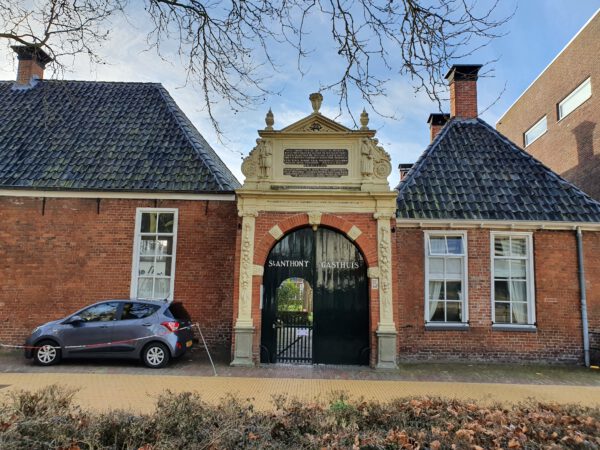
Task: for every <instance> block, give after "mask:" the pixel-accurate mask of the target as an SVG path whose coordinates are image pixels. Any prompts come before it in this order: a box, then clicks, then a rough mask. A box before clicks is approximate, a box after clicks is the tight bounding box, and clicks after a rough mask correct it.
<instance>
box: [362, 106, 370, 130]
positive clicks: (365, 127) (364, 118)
mask: <svg viewBox="0 0 600 450" xmlns="http://www.w3.org/2000/svg"><path fill="white" fill-rule="evenodd" d="M360 125H361V126H360V129H361V130H368V129H369V126H368V125H369V114H368V113H367V111H366V110H365V109H364V108H363V111H362V113H361V114H360Z"/></svg>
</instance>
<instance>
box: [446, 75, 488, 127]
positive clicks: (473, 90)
mask: <svg viewBox="0 0 600 450" xmlns="http://www.w3.org/2000/svg"><path fill="white" fill-rule="evenodd" d="M481 67H482V65H481V64H455V65H453V66H452V68H451V69H450V70H449V71H448V73H447V74H446V79H447V80H448V83H449V84H450V117H460V118H462V119H474V118H475V117H477V78H478V73H479V69H481Z"/></svg>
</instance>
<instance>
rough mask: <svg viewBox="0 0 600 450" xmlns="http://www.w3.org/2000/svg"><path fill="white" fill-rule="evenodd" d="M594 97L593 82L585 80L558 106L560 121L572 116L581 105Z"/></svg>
mask: <svg viewBox="0 0 600 450" xmlns="http://www.w3.org/2000/svg"><path fill="white" fill-rule="evenodd" d="M591 96H592V81H591V79H590V78H588V79H587V80H585V81H584V82H583V83H581V84H580V85H579V86H577V87H576V88H575V90H574V91H573V92H571V93H570V94H569V95H568V96H567V97H566V98H565V99H564V100H563V101H562V102H560V103H559V104H558V119H559V120H560V119H562V118H563V117H565V116H567V115H569V114H571V112H573V111H574V110H575V109H576V108H577V107H578V106H579V105H581V104H582V103H583V102H585V101H586V100H587V99H588V98H590V97H591Z"/></svg>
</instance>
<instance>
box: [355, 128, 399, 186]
mask: <svg viewBox="0 0 600 450" xmlns="http://www.w3.org/2000/svg"><path fill="white" fill-rule="evenodd" d="M378 143H379V141H378V140H377V139H369V138H363V139H362V141H361V146H360V147H361V149H360V153H361V160H360V169H361V174H362V176H363V177H365V178H371V177H375V178H379V179H382V180H386V179H387V177H388V176H389V175H390V173H392V164H391V162H390V161H391V160H390V155H389V154H388V153H387V152H386V151H385V150H384V149H383V147H381V146H380V145H377V144H378Z"/></svg>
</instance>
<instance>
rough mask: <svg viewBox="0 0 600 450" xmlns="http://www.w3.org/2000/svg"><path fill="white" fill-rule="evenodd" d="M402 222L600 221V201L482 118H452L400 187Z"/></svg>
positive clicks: (400, 216) (399, 206)
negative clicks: (545, 164) (424, 220)
mask: <svg viewBox="0 0 600 450" xmlns="http://www.w3.org/2000/svg"><path fill="white" fill-rule="evenodd" d="M397 216H398V217H399V218H409V219H455V220H509V221H518V220H524V221H565V222H600V203H599V202H596V201H595V200H593V199H592V198H591V197H589V196H588V195H587V194H585V193H584V192H582V191H581V190H580V189H578V188H577V187H575V186H574V185H573V184H571V183H569V182H568V181H566V180H565V179H563V178H561V177H560V176H559V175H557V174H556V173H554V172H553V171H552V170H550V169H549V168H547V167H546V166H544V165H543V164H542V163H540V162H539V161H537V160H536V159H535V158H533V157H532V156H531V155H529V154H528V153H526V152H525V151H523V150H521V149H520V148H519V147H517V146H516V145H515V144H514V143H512V142H511V141H509V140H508V139H507V138H506V137H504V136H503V135H502V134H500V133H499V132H498V131H496V130H495V129H494V128H492V127H491V126H489V125H488V124H487V123H485V122H484V121H482V120H480V119H468V120H465V119H457V118H454V119H451V120H450V121H449V122H448V123H447V124H446V125H445V126H444V128H443V129H442V131H441V132H440V133H439V134H438V136H437V137H436V138H435V140H434V141H433V142H432V143H431V145H430V146H429V147H427V149H426V150H425V152H424V153H423V154H422V155H421V157H420V158H419V160H418V161H417V162H416V163H415V165H414V167H413V168H412V170H411V171H410V172H409V174H408V175H407V176H406V178H405V179H404V180H403V181H402V182H401V183H400V185H399V186H398V210H397Z"/></svg>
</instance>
